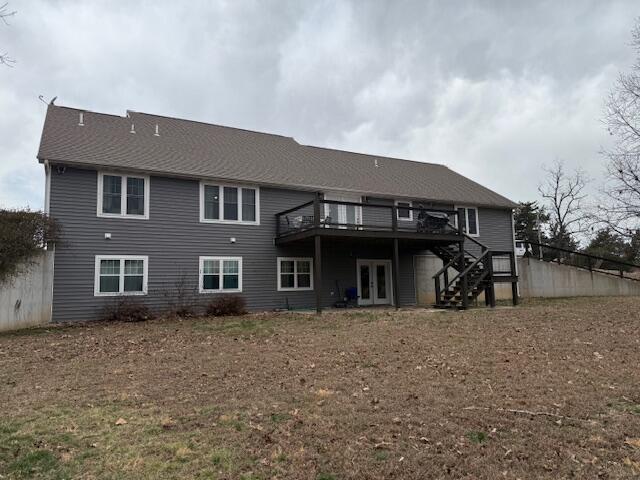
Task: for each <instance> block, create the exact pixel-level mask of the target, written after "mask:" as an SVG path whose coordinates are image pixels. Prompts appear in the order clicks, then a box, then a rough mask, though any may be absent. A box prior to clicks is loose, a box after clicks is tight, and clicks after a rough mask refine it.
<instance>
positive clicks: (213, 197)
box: [204, 185, 220, 220]
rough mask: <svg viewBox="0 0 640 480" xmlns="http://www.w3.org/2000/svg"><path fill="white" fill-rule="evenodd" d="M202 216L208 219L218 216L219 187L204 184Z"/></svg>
mask: <svg viewBox="0 0 640 480" xmlns="http://www.w3.org/2000/svg"><path fill="white" fill-rule="evenodd" d="M204 218H206V219H208V220H218V219H219V218H220V187H216V186H212V185H205V186H204Z"/></svg>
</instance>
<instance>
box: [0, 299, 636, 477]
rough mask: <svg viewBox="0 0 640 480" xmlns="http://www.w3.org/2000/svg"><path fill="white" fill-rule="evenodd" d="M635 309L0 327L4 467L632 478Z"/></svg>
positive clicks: (128, 473) (9, 470)
mask: <svg viewBox="0 0 640 480" xmlns="http://www.w3.org/2000/svg"><path fill="white" fill-rule="evenodd" d="M639 307H640V300H639V299H636V298H608V299H603V298H596V299H577V300H555V301H544V302H542V301H538V302H529V303H527V304H525V305H523V306H521V307H518V308H516V309H512V308H499V309H496V310H493V311H491V310H485V309H482V310H471V311H468V312H464V313H459V312H427V311H401V312H399V313H395V312H388V311H380V312H375V313H371V312H361V311H360V312H359V311H349V312H346V313H340V314H336V313H330V314H325V315H323V316H322V317H321V318H318V317H314V316H309V315H303V314H295V315H294V314H290V315H251V316H247V317H242V318H229V319H223V320H220V319H190V320H156V321H152V322H147V323H139V324H95V325H90V326H78V327H72V328H52V329H39V330H29V331H26V332H23V333H16V334H5V335H0V404H1V405H2V416H1V418H0V478H55V479H58V478H59V479H62V478H87V479H88V478H114V479H115V478H123V477H124V478H149V479H156V478H176V479H178V478H180V479H183V478H217V479H225V478H239V479H241V478H244V479H271V478H283V479H284V478H300V479H315V480H321V479H323V480H330V479H336V480H338V479H347V478H352V479H356V478H357V479H361V478H380V479H382V478H455V479H461V478H469V479H471V478H473V479H476V478H484V479H495V478H507V479H515V478H522V479H532V478H550V479H551V478H553V479H559V478H608V479H610V478H631V477H634V476H637V475H639V474H640V335H639V334H638V327H639V325H640V313H639Z"/></svg>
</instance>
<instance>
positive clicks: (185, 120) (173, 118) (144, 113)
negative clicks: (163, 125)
mask: <svg viewBox="0 0 640 480" xmlns="http://www.w3.org/2000/svg"><path fill="white" fill-rule="evenodd" d="M129 113H135V114H137V115H147V116H149V117H160V118H167V119H169V120H179V121H181V122H189V123H199V124H200V125H208V126H210V127H219V128H228V129H230V130H240V131H243V132H249V133H259V134H260V135H269V136H270V137H281V138H288V139H290V140H293V141H294V142H296V143H298V142H297V141H296V139H295V138H293V137H289V136H287V135H281V134H279V133H269V132H261V131H259V130H251V129H249V128H241V127H231V126H229V125H220V124H219V123H210V122H205V121H202V120H191V119H188V118H180V117H172V116H170V115H158V114H155V113H146V112H137V111H135V110H127V114H129ZM298 145H300V144H299V143H298Z"/></svg>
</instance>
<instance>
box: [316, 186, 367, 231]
mask: <svg viewBox="0 0 640 480" xmlns="http://www.w3.org/2000/svg"><path fill="white" fill-rule="evenodd" d="M324 198H325V200H335V201H337V202H355V203H360V202H361V201H362V198H360V197H350V196H344V195H330V194H328V195H325V197H324ZM324 215H325V219H328V220H327V221H330V222H331V223H338V224H340V225H339V226H338V228H357V227H354V225H362V207H360V206H357V205H344V204H335V203H325V204H324ZM334 227H335V226H334Z"/></svg>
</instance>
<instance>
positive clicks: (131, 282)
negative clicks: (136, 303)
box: [94, 255, 149, 296]
mask: <svg viewBox="0 0 640 480" xmlns="http://www.w3.org/2000/svg"><path fill="white" fill-rule="evenodd" d="M148 261H149V257H147V256H131V255H124V256H123V255H96V261H95V285H94V295H95V296H117V295H146V293H147V278H148V268H147V266H148Z"/></svg>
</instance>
